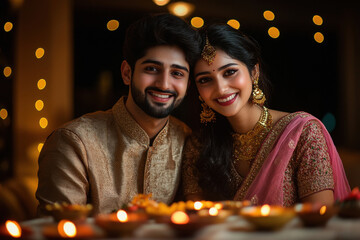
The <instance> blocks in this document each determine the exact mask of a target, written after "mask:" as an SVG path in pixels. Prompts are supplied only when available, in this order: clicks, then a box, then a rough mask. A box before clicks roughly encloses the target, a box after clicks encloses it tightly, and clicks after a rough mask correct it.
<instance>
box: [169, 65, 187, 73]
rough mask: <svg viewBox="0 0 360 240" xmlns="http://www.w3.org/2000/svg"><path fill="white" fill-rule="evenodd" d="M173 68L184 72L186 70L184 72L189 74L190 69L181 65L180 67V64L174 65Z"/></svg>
mask: <svg viewBox="0 0 360 240" xmlns="http://www.w3.org/2000/svg"><path fill="white" fill-rule="evenodd" d="M171 67H173V68H179V69H182V70H184V71H186V72H189V69H188V68H187V67H184V66H181V65H179V64H172V65H171Z"/></svg>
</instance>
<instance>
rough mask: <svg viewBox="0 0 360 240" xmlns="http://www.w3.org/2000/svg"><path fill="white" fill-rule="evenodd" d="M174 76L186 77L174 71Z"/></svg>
mask: <svg viewBox="0 0 360 240" xmlns="http://www.w3.org/2000/svg"><path fill="white" fill-rule="evenodd" d="M172 75H174V76H177V77H183V76H184V74H183V73H182V72H179V71H174V72H173V73H172Z"/></svg>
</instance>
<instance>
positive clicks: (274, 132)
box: [234, 112, 309, 200]
mask: <svg viewBox="0 0 360 240" xmlns="http://www.w3.org/2000/svg"><path fill="white" fill-rule="evenodd" d="M297 116H300V117H303V118H304V117H308V116H309V114H308V113H305V112H295V113H291V114H288V115H286V116H285V117H283V118H281V119H280V120H279V121H278V122H277V123H276V124H275V125H274V126H273V127H272V129H271V131H270V132H269V134H268V136H267V137H266V139H265V140H264V143H263V145H262V147H261V148H260V150H259V153H258V155H257V157H256V158H255V160H254V162H253V164H252V166H251V169H250V172H249V174H248V175H247V176H246V178H245V180H244V181H243V183H242V185H241V187H240V189H238V191H237V193H236V194H235V197H234V200H243V199H244V197H245V195H246V193H247V191H248V189H249V187H250V185H251V183H252V182H253V181H254V179H255V177H256V176H257V174H258V172H259V171H260V168H261V167H262V165H263V163H264V161H265V159H266V158H267V156H268V155H269V153H270V151H271V150H272V149H273V147H274V144H275V142H276V140H277V139H278V137H279V136H280V133H281V132H283V131H284V129H285V127H286V126H287V125H288V124H289V122H290V121H291V120H293V119H294V118H295V117H297Z"/></svg>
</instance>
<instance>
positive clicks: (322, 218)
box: [294, 203, 338, 227]
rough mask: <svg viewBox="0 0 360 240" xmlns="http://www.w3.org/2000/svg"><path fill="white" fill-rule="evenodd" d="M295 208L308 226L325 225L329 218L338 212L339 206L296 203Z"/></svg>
mask: <svg viewBox="0 0 360 240" xmlns="http://www.w3.org/2000/svg"><path fill="white" fill-rule="evenodd" d="M294 209H295V212H296V213H297V215H298V216H299V218H300V219H301V221H302V223H303V224H304V225H305V226H307V227H316V226H325V225H326V223H327V222H328V221H329V219H330V218H332V217H333V216H334V215H335V214H336V213H337V212H338V208H337V207H334V206H322V205H319V204H311V203H299V204H296V205H295V207H294Z"/></svg>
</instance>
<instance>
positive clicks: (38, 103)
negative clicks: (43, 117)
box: [35, 100, 44, 111]
mask: <svg viewBox="0 0 360 240" xmlns="http://www.w3.org/2000/svg"><path fill="white" fill-rule="evenodd" d="M35 108H36V110H38V111H41V110H42V109H43V108H44V102H43V101H42V100H37V101H36V102H35Z"/></svg>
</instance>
